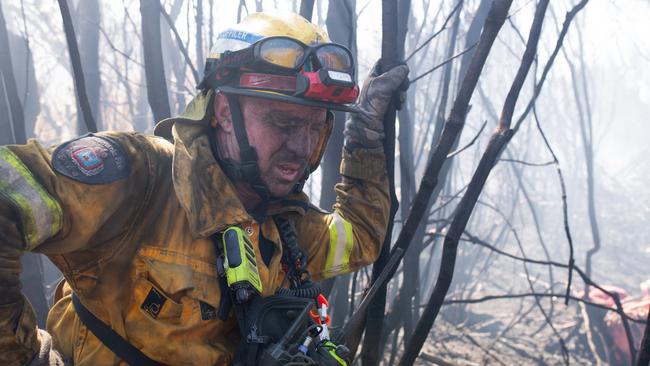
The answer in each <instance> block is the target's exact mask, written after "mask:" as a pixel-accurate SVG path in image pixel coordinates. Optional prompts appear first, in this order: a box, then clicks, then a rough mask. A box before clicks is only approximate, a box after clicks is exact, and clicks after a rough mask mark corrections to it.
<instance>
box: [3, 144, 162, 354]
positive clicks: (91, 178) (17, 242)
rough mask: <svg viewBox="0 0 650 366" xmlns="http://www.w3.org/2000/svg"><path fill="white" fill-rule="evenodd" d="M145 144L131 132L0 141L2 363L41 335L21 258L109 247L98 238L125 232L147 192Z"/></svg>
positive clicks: (35, 344) (32, 349)
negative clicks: (47, 141) (47, 143)
mask: <svg viewBox="0 0 650 366" xmlns="http://www.w3.org/2000/svg"><path fill="white" fill-rule="evenodd" d="M145 145H146V138H144V137H143V136H139V135H136V134H126V133H121V134H118V133H115V134H111V133H102V134H95V135H87V136H84V137H81V138H78V139H75V140H72V141H69V142H66V143H64V144H62V145H60V146H59V147H57V148H56V149H48V148H45V147H44V146H42V145H41V144H39V143H38V142H36V141H35V140H30V142H28V143H27V144H25V145H8V146H0V364H2V365H16V364H18V365H21V364H26V363H27V362H29V361H30V360H31V359H32V358H33V357H34V355H36V354H37V353H38V352H39V350H40V346H41V340H42V339H45V338H44V337H47V335H46V334H42V333H44V332H42V331H41V332H38V331H37V328H36V320H35V316H34V312H33V310H32V307H31V305H29V302H28V301H27V300H26V299H25V298H24V296H23V295H22V294H21V292H20V288H21V286H20V280H19V276H20V272H21V267H20V255H21V254H22V253H23V252H25V251H35V252H41V253H45V254H48V255H64V254H66V253H71V252H78V251H83V250H87V251H89V252H90V251H94V252H96V253H98V254H99V255H101V253H102V252H103V251H107V250H111V249H114V248H104V247H102V243H107V242H109V241H110V239H112V238H116V237H117V236H119V235H121V234H122V233H124V232H125V230H127V228H128V223H129V220H133V218H134V215H135V214H136V211H137V209H136V208H137V207H138V206H137V205H135V204H129V202H138V201H141V197H144V196H145V193H146V192H145V191H146V190H147V189H148V188H147V187H146V186H147V184H146V183H147V182H148V180H149V179H148V176H149V172H150V169H149V159H148V158H147V153H146V152H145V150H146V149H142V147H143V146H145ZM139 198H140V199H139ZM62 270H63V271H64V273H65V272H66V270H65V269H62ZM68 270H69V269H68Z"/></svg>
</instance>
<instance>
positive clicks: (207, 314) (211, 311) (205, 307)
mask: <svg viewBox="0 0 650 366" xmlns="http://www.w3.org/2000/svg"><path fill="white" fill-rule="evenodd" d="M199 304H200V305H201V320H214V319H217V310H216V309H215V308H214V306H212V305H210V304H208V303H205V302H203V301H199Z"/></svg>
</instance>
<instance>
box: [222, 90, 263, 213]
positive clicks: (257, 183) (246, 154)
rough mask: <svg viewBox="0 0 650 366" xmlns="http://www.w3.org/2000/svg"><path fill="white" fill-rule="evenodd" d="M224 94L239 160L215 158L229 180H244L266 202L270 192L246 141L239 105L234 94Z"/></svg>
mask: <svg viewBox="0 0 650 366" xmlns="http://www.w3.org/2000/svg"><path fill="white" fill-rule="evenodd" d="M225 96H226V98H227V99H228V106H229V107H230V115H231V116H232V124H233V129H234V131H235V138H236V139H237V144H238V145H239V158H240V159H239V160H240V161H235V160H234V159H231V158H226V159H219V158H218V157H217V160H218V161H219V162H220V164H221V167H222V169H223V170H224V172H225V173H226V175H227V176H228V177H229V178H230V179H231V180H233V181H234V182H244V183H246V184H248V185H250V187H251V188H252V189H253V191H255V193H257V195H258V196H259V197H260V199H261V200H262V204H266V203H267V202H268V201H269V200H270V199H271V192H269V189H268V187H267V186H266V184H265V183H264V182H263V181H262V176H261V175H260V168H259V166H258V165H257V152H256V151H255V148H253V147H252V146H251V145H250V144H249V143H248V136H247V135H246V128H245V126H244V117H243V116H242V113H241V106H240V105H239V101H238V100H237V96H236V95H232V94H225ZM213 150H214V148H213Z"/></svg>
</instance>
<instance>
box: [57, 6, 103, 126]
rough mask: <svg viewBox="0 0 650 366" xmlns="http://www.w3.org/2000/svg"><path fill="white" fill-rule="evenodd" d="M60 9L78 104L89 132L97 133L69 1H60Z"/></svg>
mask: <svg viewBox="0 0 650 366" xmlns="http://www.w3.org/2000/svg"><path fill="white" fill-rule="evenodd" d="M58 2H59V9H61V18H63V29H64V30H65V38H66V40H67V42H68V51H69V52H70V64H71V65H72V73H73V75H74V87H75V90H76V92H77V103H78V104H79V107H80V108H81V114H82V115H83V122H84V126H85V127H86V131H87V132H97V124H96V123H95V119H94V118H93V112H92V110H91V109H90V101H89V100H88V93H87V92H86V81H85V78H84V72H83V67H82V66H81V57H80V56H79V47H78V46H77V37H75V32H74V27H73V26H72V18H71V17H70V9H69V8H68V2H67V0H58Z"/></svg>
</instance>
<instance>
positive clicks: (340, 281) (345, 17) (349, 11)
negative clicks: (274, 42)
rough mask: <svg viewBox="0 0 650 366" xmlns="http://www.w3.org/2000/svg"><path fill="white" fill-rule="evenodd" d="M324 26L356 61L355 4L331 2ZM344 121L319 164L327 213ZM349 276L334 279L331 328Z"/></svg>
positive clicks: (338, 118)
mask: <svg viewBox="0 0 650 366" xmlns="http://www.w3.org/2000/svg"><path fill="white" fill-rule="evenodd" d="M325 23H326V24H327V29H328V32H329V36H330V39H331V40H332V41H333V42H336V43H340V44H342V45H344V46H346V47H348V48H349V49H350V51H351V52H352V56H353V57H354V59H355V60H356V59H357V42H356V28H357V27H356V2H354V1H351V0H331V1H330V2H329V4H328V9H327V19H326V21H325ZM355 71H358V70H355ZM346 117H347V114H346V113H345V112H334V128H333V129H332V135H331V136H330V140H329V143H328V144H327V147H326V149H325V154H324V155H323V162H322V164H321V176H322V179H321V196H320V207H324V208H326V209H328V208H331V207H332V205H333V204H334V202H335V201H336V194H335V191H334V186H335V185H336V183H338V182H340V181H341V174H340V173H339V168H340V166H341V151H342V149H343V127H344V125H345V120H346ZM351 276H352V275H351V274H347V275H343V276H339V277H337V278H336V284H335V286H336V291H335V293H334V297H333V298H332V310H333V317H332V321H333V324H337V325H339V324H343V321H344V320H345V316H346V314H347V310H348V304H349V303H350V299H349V298H348V290H349V288H350V280H351Z"/></svg>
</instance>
